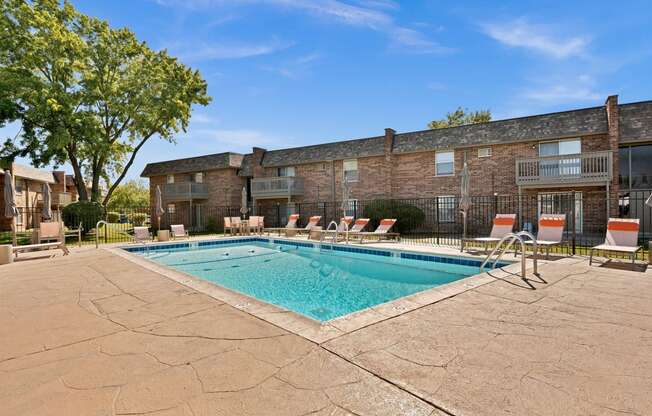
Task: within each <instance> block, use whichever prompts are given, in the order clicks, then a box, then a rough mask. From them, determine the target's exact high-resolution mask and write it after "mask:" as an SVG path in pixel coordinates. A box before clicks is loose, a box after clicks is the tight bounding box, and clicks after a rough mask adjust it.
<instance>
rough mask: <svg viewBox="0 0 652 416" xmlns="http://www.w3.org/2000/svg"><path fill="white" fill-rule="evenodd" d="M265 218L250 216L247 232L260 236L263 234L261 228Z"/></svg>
mask: <svg viewBox="0 0 652 416" xmlns="http://www.w3.org/2000/svg"><path fill="white" fill-rule="evenodd" d="M264 221H265V217H259V216H251V217H249V230H250V231H252V232H253V233H255V234H261V233H262V232H263V227H264V225H265V223H264Z"/></svg>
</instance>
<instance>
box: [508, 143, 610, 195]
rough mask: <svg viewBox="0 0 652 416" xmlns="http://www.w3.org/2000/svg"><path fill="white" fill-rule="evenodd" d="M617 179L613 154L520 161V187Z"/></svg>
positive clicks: (549, 157) (586, 183) (598, 182)
mask: <svg viewBox="0 0 652 416" xmlns="http://www.w3.org/2000/svg"><path fill="white" fill-rule="evenodd" d="M612 177H613V156H612V153H611V152H610V151H603V152H587V153H581V154H574V155H563V156H544V157H536V158H531V159H518V160H516V185H518V186H525V187H528V186H529V187H545V186H549V187H555V186H566V185H602V184H605V183H607V182H609V181H611V178H612Z"/></svg>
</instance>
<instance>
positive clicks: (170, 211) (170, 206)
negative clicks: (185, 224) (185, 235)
mask: <svg viewBox="0 0 652 416" xmlns="http://www.w3.org/2000/svg"><path fill="white" fill-rule="evenodd" d="M175 212H177V207H176V206H175V205H174V204H168V214H174V213H175Z"/></svg>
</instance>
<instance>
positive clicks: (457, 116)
mask: <svg viewBox="0 0 652 416" xmlns="http://www.w3.org/2000/svg"><path fill="white" fill-rule="evenodd" d="M488 121H491V111H489V110H479V111H469V110H467V109H465V108H462V107H457V110H455V111H453V112H452V113H446V118H444V119H441V120H433V121H431V122H430V123H428V128H429V129H444V128H446V127H457V126H463V125H465V124H476V123H486V122H488Z"/></svg>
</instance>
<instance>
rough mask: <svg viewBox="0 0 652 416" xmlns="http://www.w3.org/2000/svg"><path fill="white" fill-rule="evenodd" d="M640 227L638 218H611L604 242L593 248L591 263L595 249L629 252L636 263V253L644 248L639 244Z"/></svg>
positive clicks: (590, 256)
mask: <svg viewBox="0 0 652 416" xmlns="http://www.w3.org/2000/svg"><path fill="white" fill-rule="evenodd" d="M639 227H640V224H639V220H638V218H632V219H630V218H609V221H608V222H607V236H606V238H605V240H604V243H603V244H600V245H597V246H595V247H592V248H591V251H590V253H589V265H591V264H592V263H593V251H595V250H602V251H610V252H617V253H627V254H629V255H630V256H631V257H632V264H634V261H635V260H636V253H638V252H639V250H641V248H642V247H641V246H639V245H638V230H639Z"/></svg>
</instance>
